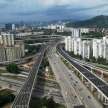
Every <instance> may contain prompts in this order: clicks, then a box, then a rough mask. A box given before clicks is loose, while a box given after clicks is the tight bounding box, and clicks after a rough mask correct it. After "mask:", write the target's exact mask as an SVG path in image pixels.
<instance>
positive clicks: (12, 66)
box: [6, 63, 20, 74]
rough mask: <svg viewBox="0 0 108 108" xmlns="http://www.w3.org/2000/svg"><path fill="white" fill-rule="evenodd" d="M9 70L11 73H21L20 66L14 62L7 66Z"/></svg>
mask: <svg viewBox="0 0 108 108" xmlns="http://www.w3.org/2000/svg"><path fill="white" fill-rule="evenodd" d="M6 69H7V71H8V72H10V73H15V74H20V69H19V68H18V66H17V65H16V64H14V63H12V64H9V65H8V66H7V67H6Z"/></svg>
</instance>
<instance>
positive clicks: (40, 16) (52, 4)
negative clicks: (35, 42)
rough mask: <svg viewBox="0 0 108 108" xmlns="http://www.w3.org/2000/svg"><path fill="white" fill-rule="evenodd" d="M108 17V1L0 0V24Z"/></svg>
mask: <svg viewBox="0 0 108 108" xmlns="http://www.w3.org/2000/svg"><path fill="white" fill-rule="evenodd" d="M97 15H108V0H0V22H2V21H3V22H5V21H6V22H11V21H48V20H56V19H75V20H80V19H86V18H89V17H93V16H97Z"/></svg>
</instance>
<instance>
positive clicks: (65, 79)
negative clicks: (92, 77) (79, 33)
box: [48, 48, 102, 108]
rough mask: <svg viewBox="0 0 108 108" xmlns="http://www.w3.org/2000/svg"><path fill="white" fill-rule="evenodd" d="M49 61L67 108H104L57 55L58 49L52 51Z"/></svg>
mask: <svg viewBox="0 0 108 108" xmlns="http://www.w3.org/2000/svg"><path fill="white" fill-rule="evenodd" d="M48 59H49V62H50V65H51V67H52V69H53V72H54V73H55V75H56V78H57V79H58V82H59V84H60V87H61V89H62V94H63V97H64V100H65V102H66V105H67V108H73V107H74V106H80V105H83V104H84V106H85V107H86V108H102V105H101V104H100V103H99V102H98V101H97V100H96V99H95V98H94V97H93V95H92V94H91V93H90V91H89V90H88V89H87V88H86V87H85V85H84V84H83V83H82V82H81V81H80V80H79V78H78V77H77V76H76V75H75V74H74V73H73V71H71V70H69V69H68V68H67V67H66V66H65V65H64V63H63V62H62V60H61V58H60V56H59V55H58V54H57V53H56V48H51V49H50V52H49V54H48ZM88 96H89V97H90V98H89V97H88Z"/></svg>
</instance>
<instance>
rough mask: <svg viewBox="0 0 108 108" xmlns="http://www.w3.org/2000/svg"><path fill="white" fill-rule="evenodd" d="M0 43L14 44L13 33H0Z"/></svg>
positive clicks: (5, 44)
mask: <svg viewBox="0 0 108 108" xmlns="http://www.w3.org/2000/svg"><path fill="white" fill-rule="evenodd" d="M0 43H1V44H2V45H4V46H14V35H13V34H11V33H9V32H8V33H3V32H2V33H1V38H0Z"/></svg>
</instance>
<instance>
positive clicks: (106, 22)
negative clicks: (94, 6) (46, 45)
mask: <svg viewBox="0 0 108 108" xmlns="http://www.w3.org/2000/svg"><path fill="white" fill-rule="evenodd" d="M66 26H68V27H108V16H104V15H101V16H96V17H94V18H91V19H88V20H85V21H78V22H74V23H73V22H69V23H67V25H66Z"/></svg>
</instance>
